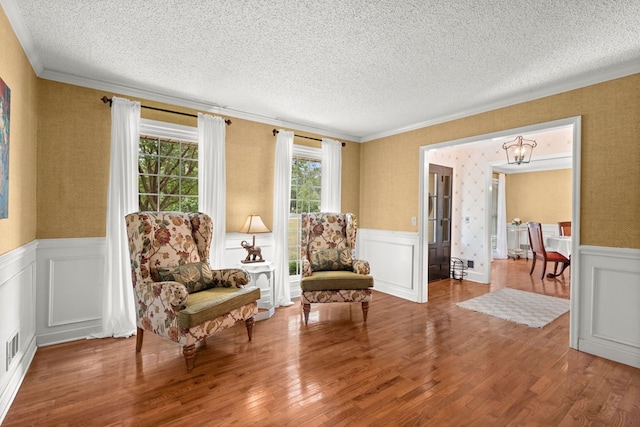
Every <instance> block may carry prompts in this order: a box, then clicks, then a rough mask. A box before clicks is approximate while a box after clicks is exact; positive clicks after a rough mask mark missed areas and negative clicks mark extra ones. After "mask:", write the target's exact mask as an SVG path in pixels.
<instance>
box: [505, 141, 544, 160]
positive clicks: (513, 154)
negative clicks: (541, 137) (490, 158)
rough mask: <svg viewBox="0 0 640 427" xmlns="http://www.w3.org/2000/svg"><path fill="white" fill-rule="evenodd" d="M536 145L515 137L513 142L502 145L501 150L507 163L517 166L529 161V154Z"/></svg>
mask: <svg viewBox="0 0 640 427" xmlns="http://www.w3.org/2000/svg"><path fill="white" fill-rule="evenodd" d="M536 145H538V144H537V143H536V142H535V141H533V140H530V139H524V138H523V137H521V136H517V137H516V139H514V140H513V141H509V142H505V143H504V144H502V148H504V150H505V151H506V152H507V162H508V163H509V164H510V165H513V164H515V165H519V164H522V163H529V162H530V161H531V153H532V152H533V148H534V147H535V146H536Z"/></svg>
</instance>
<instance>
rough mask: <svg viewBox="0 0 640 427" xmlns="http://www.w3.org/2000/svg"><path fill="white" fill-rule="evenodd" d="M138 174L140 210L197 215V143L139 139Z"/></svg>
mask: <svg viewBox="0 0 640 427" xmlns="http://www.w3.org/2000/svg"><path fill="white" fill-rule="evenodd" d="M138 170H139V177H138V192H139V194H140V197H139V204H140V209H142V210H152V211H182V212H197V210H198V144H197V143H195V142H191V141H180V140H169V139H162V138H156V137H150V136H141V137H140V144H139V152H138Z"/></svg>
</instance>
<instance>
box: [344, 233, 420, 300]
mask: <svg viewBox="0 0 640 427" xmlns="http://www.w3.org/2000/svg"><path fill="white" fill-rule="evenodd" d="M357 236H358V237H357V238H358V242H357V244H356V249H357V253H358V256H357V257H358V258H359V259H363V260H366V261H369V265H370V266H371V275H372V276H373V278H374V289H375V290H377V291H380V292H384V293H387V294H390V295H394V296H397V297H400V298H404V299H407V300H410V301H419V289H418V281H419V279H418V277H419V273H418V266H419V253H418V252H419V251H418V234H417V233H408V232H396V231H385V230H372V229H365V228H359V229H358V235H357Z"/></svg>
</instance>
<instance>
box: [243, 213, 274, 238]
mask: <svg viewBox="0 0 640 427" xmlns="http://www.w3.org/2000/svg"><path fill="white" fill-rule="evenodd" d="M269 231H271V230H269V229H268V228H267V226H266V225H264V222H262V218H260V215H249V216H248V217H247V220H246V221H245V223H244V225H243V226H242V228H241V229H240V232H241V233H247V234H255V233H268V232H269Z"/></svg>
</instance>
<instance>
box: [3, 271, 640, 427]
mask: <svg viewBox="0 0 640 427" xmlns="http://www.w3.org/2000/svg"><path fill="white" fill-rule="evenodd" d="M493 264H494V265H493V270H492V277H493V283H492V284H491V285H482V284H477V283H473V282H468V281H462V282H459V281H454V280H444V281H440V282H434V283H431V284H429V302H428V303H426V304H416V303H412V302H409V301H406V300H402V299H399V298H395V297H392V296H389V295H385V294H382V293H380V292H375V291H374V298H373V302H372V304H371V309H370V312H369V318H368V321H367V323H366V324H365V323H363V322H362V311H361V309H360V306H359V305H357V304H318V305H313V306H312V309H311V315H310V317H309V324H308V325H304V321H303V320H302V315H301V310H300V307H299V305H297V304H296V305H294V306H291V307H281V308H278V309H277V310H276V314H275V315H274V316H273V317H272V318H271V319H268V320H265V321H260V322H257V323H256V326H255V331H254V335H253V341H252V342H248V341H247V339H246V330H245V328H244V326H243V325H239V326H236V327H234V328H230V329H227V330H225V331H222V332H220V333H218V334H216V335H215V336H213V337H211V338H209V339H208V340H207V341H206V342H205V343H203V345H200V346H199V347H198V355H197V360H196V367H195V369H194V370H193V371H192V372H191V373H187V372H186V369H185V364H184V360H183V358H182V354H181V350H180V348H179V347H178V346H177V345H175V344H174V343H171V342H169V341H167V340H164V339H162V338H159V337H156V336H154V335H152V334H146V335H145V339H144V344H143V347H142V352H141V353H138V354H136V353H135V339H132V338H130V339H102V340H82V341H76V342H71V343H65V344H60V345H55V346H50V347H44V348H40V349H38V350H37V352H36V355H35V357H34V360H33V362H32V364H31V367H30V369H29V372H28V373H27V375H26V377H25V379H24V381H23V384H22V386H21V388H20V390H19V392H18V394H17V396H16V398H15V401H14V403H13V405H12V407H11V408H10V410H9V412H8V414H7V416H6V418H5V420H4V422H3V426H7V427H8V426H24V425H33V426H57V425H60V426H71V425H82V426H93V425H96V426H160V425H172V426H182V425H185V426H224V425H239V426H244V425H258V424H259V425H264V426H283V425H295V426H361V425H366V426H390V425H393V426H396V425H397V426H422V425H438V426H440V425H443V426H448V425H456V426H457V425H469V426H474V425H477V426H487V425H536V426H556V425H571V426H574V425H607V426H634V425H636V426H637V425H640V371H639V370H638V369H635V368H632V367H629V366H625V365H622V364H618V363H615V362H611V361H608V360H604V359H600V358H598V357H595V356H591V355H588V354H586V353H580V352H578V351H575V350H572V349H570V348H569V332H568V331H569V315H568V314H565V315H563V316H561V317H560V318H558V319H556V320H555V321H554V322H552V323H551V324H550V325H547V326H546V327H544V328H542V329H534V328H529V327H527V326H524V325H518V324H515V323H511V322H507V321H504V320H501V319H497V318H494V317H490V316H486V315H484V314H482V313H476V312H473V311H470V310H465V309H462V308H460V307H457V306H456V303H457V302H460V301H464V300H467V299H469V298H473V297H475V296H479V295H482V294H485V293H487V292H490V291H492V290H496V289H499V288H502V287H511V288H515V289H520V290H525V291H529V292H537V293H544V294H546V295H551V296H556V297H560V298H569V277H570V270H569V271H567V272H565V274H564V275H565V277H560V278H559V279H558V280H549V279H545V280H544V281H541V280H540V279H539V278H536V277H535V276H534V277H532V276H529V274H528V272H529V268H530V261H527V260H517V261H513V260H509V261H496V262H494V263H493Z"/></svg>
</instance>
